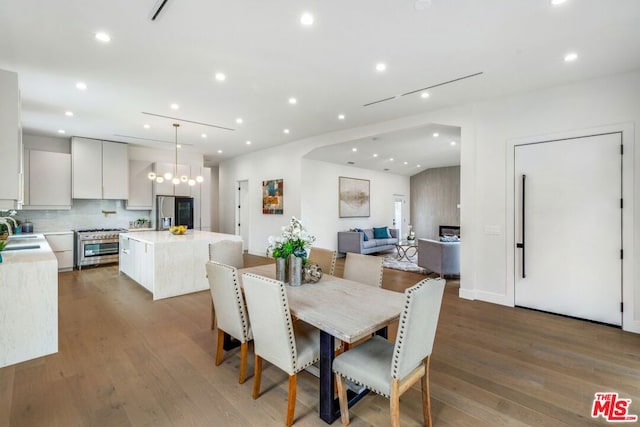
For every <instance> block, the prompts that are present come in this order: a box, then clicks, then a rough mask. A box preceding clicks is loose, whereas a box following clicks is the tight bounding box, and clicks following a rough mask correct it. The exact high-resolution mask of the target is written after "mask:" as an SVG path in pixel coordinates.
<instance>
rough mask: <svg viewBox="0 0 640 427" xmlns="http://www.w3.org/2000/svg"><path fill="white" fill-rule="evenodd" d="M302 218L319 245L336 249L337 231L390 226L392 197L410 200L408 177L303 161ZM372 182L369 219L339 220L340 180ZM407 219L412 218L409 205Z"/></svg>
mask: <svg viewBox="0 0 640 427" xmlns="http://www.w3.org/2000/svg"><path fill="white" fill-rule="evenodd" d="M302 170H303V175H302V197H301V206H302V208H301V209H302V219H303V221H304V224H305V226H306V227H307V228H308V230H309V232H310V233H311V234H313V235H314V236H316V243H315V245H316V246H319V247H322V248H327V249H337V247H338V235H337V232H338V231H345V230H348V229H350V228H354V227H358V228H371V227H381V226H385V225H386V226H389V227H391V224H392V221H393V217H394V207H393V203H394V200H393V196H394V195H396V194H398V195H404V196H406V197H407V199H408V198H409V177H408V176H402V175H395V174H390V173H385V172H377V171H372V170H367V169H361V168H356V167H348V166H343V165H338V164H335V163H327V162H321V161H317V160H309V159H302ZM340 176H347V177H350V178H360V179H368V180H370V189H371V193H370V213H371V216H370V217H368V218H339V216H338V177H340ZM405 216H406V218H409V204H408V203H407V207H406V212H405Z"/></svg>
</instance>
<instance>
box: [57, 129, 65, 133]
mask: <svg viewBox="0 0 640 427" xmlns="http://www.w3.org/2000/svg"><path fill="white" fill-rule="evenodd" d="M58 133H66V132H65V130H64V129H58Z"/></svg>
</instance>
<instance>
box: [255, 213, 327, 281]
mask: <svg viewBox="0 0 640 427" xmlns="http://www.w3.org/2000/svg"><path fill="white" fill-rule="evenodd" d="M315 240H316V238H315V236H312V235H311V234H309V233H308V232H307V230H306V229H305V228H304V226H303V225H302V222H301V221H300V220H299V219H297V218H296V217H292V218H291V222H290V223H289V225H288V226H285V227H282V234H281V235H280V236H277V237H274V236H270V237H269V246H268V247H267V256H268V255H269V254H271V256H273V257H274V258H275V259H276V279H277V280H281V281H283V282H285V283H289V284H291V285H292V286H297V285H300V284H301V283H302V265H303V264H304V262H305V261H306V258H307V249H309V248H310V247H311V245H312V244H313V242H315ZM287 273H288V274H287Z"/></svg>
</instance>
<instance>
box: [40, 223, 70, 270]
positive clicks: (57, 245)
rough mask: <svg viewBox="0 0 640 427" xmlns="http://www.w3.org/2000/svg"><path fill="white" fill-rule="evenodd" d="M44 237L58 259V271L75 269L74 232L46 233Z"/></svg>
mask: <svg viewBox="0 0 640 427" xmlns="http://www.w3.org/2000/svg"><path fill="white" fill-rule="evenodd" d="M44 237H45V239H47V243H49V246H51V250H52V251H53V254H54V255H55V256H56V258H57V259H58V271H71V270H73V232H71V231H69V232H64V233H45V234H44Z"/></svg>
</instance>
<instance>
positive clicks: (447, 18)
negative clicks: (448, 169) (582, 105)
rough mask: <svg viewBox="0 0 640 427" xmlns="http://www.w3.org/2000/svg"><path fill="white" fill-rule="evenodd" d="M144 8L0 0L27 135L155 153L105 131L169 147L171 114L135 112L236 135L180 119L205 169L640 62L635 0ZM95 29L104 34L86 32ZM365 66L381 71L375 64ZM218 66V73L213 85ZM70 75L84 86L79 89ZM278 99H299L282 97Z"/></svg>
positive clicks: (116, 1) (4, 55) (1, 33)
mask: <svg viewBox="0 0 640 427" xmlns="http://www.w3.org/2000/svg"><path fill="white" fill-rule="evenodd" d="M155 3H156V0H136V1H131V0H110V1H102V2H97V1H86V0H66V1H42V0H20V1H2V2H0V69H8V70H12V71H16V72H18V73H19V79H20V87H21V91H22V101H23V103H22V121H23V127H24V129H25V131H27V132H30V133H36V134H43V135H52V136H53V135H55V136H60V135H59V134H58V133H57V131H58V129H64V130H65V131H66V133H65V135H66V136H70V135H79V136H85V137H92V138H102V139H109V140H115V141H122V142H128V143H135V144H142V145H147V146H153V147H158V148H168V149H169V148H171V147H170V145H169V144H167V143H163V142H155V141H146V140H144V139H134V138H128V137H124V136H117V135H128V136H134V137H138V138H148V139H152V140H159V141H167V142H169V143H170V142H172V141H173V138H174V136H173V135H174V134H173V128H172V126H171V124H172V122H173V120H171V119H163V118H157V117H152V116H147V115H144V114H142V112H152V113H156V114H161V115H166V116H175V117H179V118H184V119H187V120H192V121H196V122H203V123H210V124H215V125H219V126H223V127H228V128H233V129H235V130H234V131H229V130H222V129H217V128H212V127H208V126H204V125H198V124H193V123H187V122H181V124H182V126H181V127H180V131H179V132H180V133H179V139H180V141H181V142H183V143H186V144H191V146H187V147H186V148H185V149H186V150H193V151H196V152H200V153H204V154H205V155H206V156H207V159H208V161H209V163H212V164H216V163H217V162H218V161H219V160H220V159H224V158H228V157H232V156H236V155H239V154H242V153H245V152H247V151H250V150H255V149H260V148H265V147H269V146H273V145H277V144H282V143H285V142H289V141H295V140H298V139H301V138H304V137H309V136H313V135H318V134H322V133H326V132H329V131H335V130H340V129H346V128H351V127H355V126H361V125H366V124H371V123H376V122H380V121H383V120H388V119H393V118H397V117H402V116H407V115H411V114H417V113H422V112H426V111H429V110H435V109H440V108H443V107H446V106H450V105H456V104H460V103H466V102H472V101H476V100H481V99H486V98H492V97H497V96H502V95H505V94H508V93H513V92H521V91H527V90H534V89H536V88H541V87H549V86H553V85H560V84H565V83H568V82H572V81H578V80H584V79H588V78H593V77H597V76H601V75H607V74H613V73H618V72H623V71H628V70H633V69H637V68H640V25H638V22H640V1H638V0H616V1H615V2H614V1H611V0H568V1H567V2H566V3H565V4H563V5H562V6H558V7H552V6H550V4H549V2H548V1H547V0H526V1H525V0H520V1H513V0H484V1H478V0H431V1H419V2H415V1H414V0H394V1H389V0H349V1H337V0H334V1H330V0H305V1H284V0H271V1H257V0H253V1H251V0H235V1H224V2H223V1H211V0H190V1H178V0H168V3H167V5H166V6H165V8H164V10H163V11H162V13H161V15H160V17H159V18H158V19H157V20H156V21H151V20H150V19H149V14H150V11H151V9H152V7H153V5H154V4H155ZM304 11H309V12H311V13H313V14H314V16H315V24H314V25H313V26H312V27H310V28H305V27H302V26H301V25H300V23H299V17H300V15H301V13H302V12H304ZM97 31H106V32H108V33H109V34H110V35H111V37H112V41H111V42H110V43H109V44H101V43H99V42H97V41H96V40H95V39H94V34H95V33H96V32H97ZM569 51H576V52H578V54H579V59H578V60H577V61H576V62H573V63H565V62H564V61H563V57H564V55H565V54H566V53H567V52H569ZM379 61H384V62H385V63H386V64H387V71H386V72H384V73H377V72H376V71H375V69H374V66H375V64H376V63H377V62H379ZM216 71H223V72H224V73H225V74H226V75H227V80H226V81H225V82H223V83H221V82H217V81H216V80H215V79H214V73H215V72H216ZM479 72H482V73H483V74H482V75H479V76H476V77H472V78H469V79H466V80H462V81H459V82H456V83H452V84H449V85H445V86H439V87H436V88H433V89H431V90H430V91H429V93H430V95H431V96H430V98H428V99H422V98H421V97H420V96H419V95H420V94H419V93H416V94H413V95H407V96H401V97H399V98H396V99H392V100H389V101H387V102H382V103H379V104H375V105H372V106H368V107H363V105H364V104H367V103H369V102H372V101H376V100H380V99H384V98H389V97H393V96H395V95H398V94H404V93H407V92H410V91H413V90H416V89H420V88H424V87H429V86H433V85H436V84H439V83H442V82H446V81H450V80H453V79H456V78H459V77H462V76H466V75H471V74H474V73H479ZM78 81H84V82H86V84H87V85H88V89H87V90H86V91H79V90H77V89H76V88H75V84H76V82H78ZM292 96H295V97H296V98H297V99H298V103H297V105H290V104H289V103H288V102H287V100H288V99H289V97H292ZM172 102H175V103H178V104H179V105H180V109H179V110H177V111H173V110H171V109H170V108H169V105H170V104H171V103H172ZM66 110H71V111H73V112H74V114H75V115H74V117H66V116H65V115H64V112H65V111H66ZM338 114H345V115H346V119H345V120H338V119H337V116H338ZM237 117H242V118H243V119H244V123H243V124H241V125H238V124H236V122H235V119H236V118H237ZM144 124H149V125H151V128H150V129H144V128H143V125H144ZM284 128H289V129H290V130H291V132H290V134H288V135H286V134H284V133H283V129H284ZM202 133H206V134H207V138H206V139H203V138H201V136H200V135H201V134H202ZM247 140H250V141H252V144H251V145H250V146H249V145H246V141H247ZM382 140H383V141H384V139H382ZM218 150H222V151H223V153H222V154H219V153H218Z"/></svg>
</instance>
